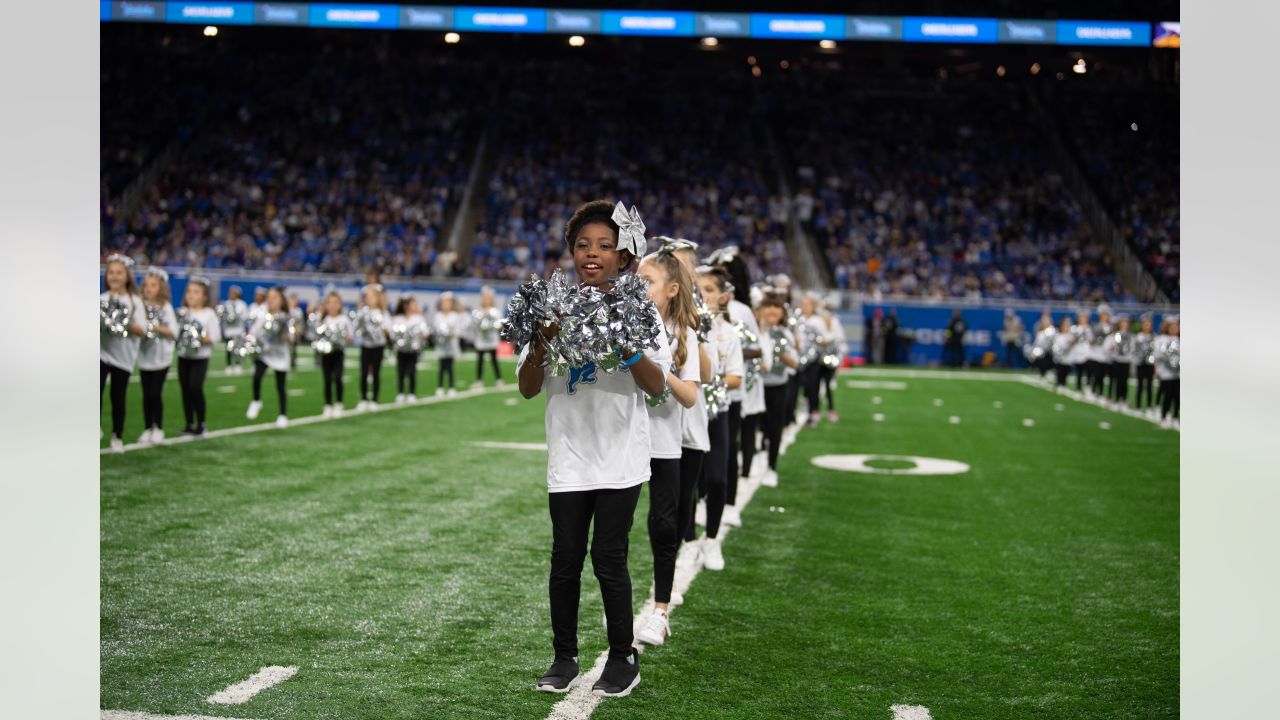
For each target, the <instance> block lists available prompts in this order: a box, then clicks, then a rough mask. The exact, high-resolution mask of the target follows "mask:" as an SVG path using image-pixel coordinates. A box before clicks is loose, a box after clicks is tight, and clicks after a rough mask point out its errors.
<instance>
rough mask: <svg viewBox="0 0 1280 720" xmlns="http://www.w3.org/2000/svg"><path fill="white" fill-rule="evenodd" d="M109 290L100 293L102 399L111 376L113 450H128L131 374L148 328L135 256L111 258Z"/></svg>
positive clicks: (108, 268) (100, 400)
mask: <svg viewBox="0 0 1280 720" xmlns="http://www.w3.org/2000/svg"><path fill="white" fill-rule="evenodd" d="M103 283H104V285H106V291H105V292H103V293H102V294H101V295H100V296H99V297H98V306H99V313H100V315H101V319H102V330H101V333H100V337H101V341H100V345H99V350H98V402H99V403H101V402H102V393H103V392H104V391H105V390H106V389H107V379H108V378H110V380H111V450H112V452H124V440H123V436H124V411H125V402H126V399H127V392H128V389H129V375H130V374H131V373H132V372H133V366H134V364H135V363H137V361H138V348H139V344H140V341H141V338H142V336H143V335H146V330H145V329H144V328H143V327H142V322H143V316H144V314H145V311H144V310H143V307H142V298H141V297H140V296H139V295H138V285H137V283H136V282H134V279H133V260H132V259H130V258H128V257H126V256H124V255H112V256H110V257H108V258H107V267H106V272H105V274H104V277H103Z"/></svg>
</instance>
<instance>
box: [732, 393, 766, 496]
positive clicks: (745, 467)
mask: <svg viewBox="0 0 1280 720" xmlns="http://www.w3.org/2000/svg"><path fill="white" fill-rule="evenodd" d="M761 415H762V413H756V414H755V415H747V416H746V417H744V418H742V432H741V434H740V445H741V447H742V467H740V468H738V475H739V476H740V477H744V478H745V477H747V476H749V475H750V474H751V463H752V462H754V461H755V459H756V430H757V429H758V428H759V427H760V417H761ZM733 488H734V490H735V491H736V490H737V483H734V485H733ZM730 502H731V503H732V504H734V505H737V504H738V502H737V496H736V495H734V497H732V498H730Z"/></svg>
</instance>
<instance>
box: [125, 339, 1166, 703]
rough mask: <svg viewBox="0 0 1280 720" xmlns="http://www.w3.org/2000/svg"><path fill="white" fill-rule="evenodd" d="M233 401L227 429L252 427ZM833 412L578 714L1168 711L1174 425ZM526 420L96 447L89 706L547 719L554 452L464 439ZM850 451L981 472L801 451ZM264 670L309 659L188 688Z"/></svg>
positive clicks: (637, 568) (587, 583)
mask: <svg viewBox="0 0 1280 720" xmlns="http://www.w3.org/2000/svg"><path fill="white" fill-rule="evenodd" d="M470 373H471V370H470V366H468V365H467V364H465V363H464V364H463V365H462V367H461V368H460V369H459V377H460V378H466V379H467V380H470V379H473V378H474V375H472V374H470ZM429 374H430V375H431V376H432V377H431V378H430V379H431V380H433V379H434V377H433V375H434V373H429ZM299 377H302V376H299ZM392 377H393V378H394V376H392ZM508 377H510V376H508ZM423 379H427V377H426V375H425V374H424V378H423ZM855 379H856V380H863V381H866V380H870V381H873V382H881V381H893V382H901V383H905V389H889V388H885V387H879V388H869V389H868V388H851V387H848V386H847V383H848V382H850V381H852V380H855ZM242 381H243V382H244V383H247V382H248V379H247V378H243V379H242ZM219 382H221V381H213V380H211V382H210V385H216V384H218V383H219ZM306 382H308V383H311V384H312V385H315V386H316V389H315V393H316V395H315V396H314V397H316V398H318V393H319V389H318V383H319V375H318V374H313V375H311V376H308V379H307V381H306ZM292 385H293V382H292V380H291V386H292ZM428 387H429V385H428ZM894 387H898V386H894ZM383 391H384V395H385V394H386V393H387V386H386V385H384V389H383ZM420 392H421V388H420ZM310 394H311V391H310V389H308V395H310ZM393 396H394V387H393V386H392V388H391V392H390V397H393ZM304 397H305V396H304ZM354 397H355V395H354V393H352V395H350V396H349V398H348V405H351V404H353V403H354ZM875 397H879V398H881V402H880V403H879V404H873V398H875ZM210 399H211V403H212V407H214V408H216V407H217V406H218V404H219V401H221V400H224V399H225V398H223V397H219V396H218V395H216V394H211V396H210ZM935 399H940V400H942V401H943V404H942V405H941V406H940V407H939V406H936V405H935V404H934V402H935ZM247 400H248V396H247V395H243V396H237V399H236V402H235V403H234V405H235V407H236V408H238V410H237V411H236V412H230V411H228V413H229V414H227V415H225V416H222V415H219V416H218V417H225V418H226V422H227V423H228V424H229V423H231V422H233V421H234V420H235V416H236V415H239V418H240V421H241V422H243V407H242V405H243V403H245V402H247ZM313 402H314V403H315V407H312V408H311V409H310V410H307V411H303V410H302V409H301V407H300V409H299V412H300V413H301V412H310V413H314V412H315V411H316V410H317V409H318V405H319V400H318V399H315V400H313ZM837 402H838V405H839V409H840V410H841V413H842V416H841V420H840V422H839V424H836V425H829V424H827V423H826V422H825V421H824V422H823V423H822V424H821V425H820V426H819V427H818V428H816V429H812V430H805V431H803V432H802V433H801V434H800V435H799V438H798V439H797V441H796V443H795V444H794V445H793V446H792V447H791V448H790V449H789V451H788V453H787V454H786V455H785V456H784V457H783V459H782V461H781V463H780V468H779V470H780V476H781V481H780V486H779V487H778V488H760V489H759V490H758V491H757V492H756V495H755V497H754V499H753V500H752V502H751V504H750V506H749V507H748V508H747V509H746V510H745V511H744V527H743V528H741V529H739V530H735V531H733V533H732V534H731V535H730V536H729V537H728V538H727V539H726V540H725V556H726V560H727V563H728V565H727V568H726V569H725V570H724V571H723V572H720V573H712V572H702V573H701V574H700V575H698V577H697V579H696V580H695V581H694V583H693V585H692V587H691V589H690V591H689V593H688V594H687V596H686V599H685V604H684V605H682V606H680V607H678V608H676V610H675V613H674V614H673V615H672V630H673V633H674V634H673V636H672V638H671V639H670V640H668V642H667V644H666V645H664V646H662V647H659V648H651V649H649V650H648V651H646V652H645V654H644V655H643V656H642V662H641V664H642V668H643V670H642V678H643V681H642V683H641V685H640V686H639V687H638V688H637V689H636V691H635V692H634V693H633V694H632V696H631V697H629V698H626V699H619V700H605V701H603V702H601V703H600V705H599V707H597V708H596V710H595V713H594V715H593V717H595V718H601V719H608V718H624V717H625V718H653V719H654V720H657V719H662V720H668V719H670V718H799V717H804V718H811V717H820V718H879V719H887V718H889V717H891V713H890V710H889V707H890V706H891V705H895V704H910V705H922V706H926V707H928V708H929V710H930V712H931V713H932V716H933V717H934V718H936V719H937V720H961V719H963V720H984V719H992V720H994V719H997V718H1000V719H1004V718H1009V719H1013V718H1019V719H1021V718H1064V719H1065V718H1071V719H1076V718H1099V719H1102V718H1106V719H1108V720H1110V719H1112V718H1120V717H1141V718H1172V717H1177V715H1178V471H1177V467H1178V434H1177V433H1176V432H1171V431H1167V430H1161V429H1159V428H1157V427H1156V426H1155V425H1153V424H1151V423H1148V422H1145V421H1142V420H1138V419H1134V418H1129V417H1124V416H1121V415H1118V414H1115V413H1111V412H1108V411H1105V410H1103V409H1100V408H1097V407H1094V406H1091V405H1086V404H1083V403H1077V402H1074V401H1072V400H1069V399H1065V398H1059V397H1056V396H1055V395H1054V394H1053V393H1051V392H1049V391H1046V390H1044V389H1042V388H1038V387H1032V386H1028V385H1026V384H1023V383H1020V382H1008V381H993V380H992V381H989V380H948V379H936V378H922V377H905V378H886V377H880V376H875V377H870V376H866V375H858V374H854V375H844V376H842V377H841V378H840V390H839V393H838V398H837ZM997 402H999V403H1001V404H1002V406H1001V407H999V408H996V407H994V404H995V403H997ZM802 403H803V401H802ZM271 404H272V403H271V401H270V400H268V402H267V410H266V411H264V416H263V417H267V414H266V413H267V412H269V411H270V409H271ZM299 405H300V406H301V403H299ZM1055 405H1061V406H1062V409H1061V410H1057V409H1055ZM543 408H544V401H543V399H542V398H541V397H539V398H537V399H535V400H533V401H525V400H522V399H519V397H518V395H517V394H516V393H514V392H507V393H491V394H487V395H483V396H480V397H474V398H460V399H457V400H455V401H452V402H446V403H440V404H435V405H430V406H419V407H412V408H408V409H404V410H400V411H396V412H387V413H375V414H366V415H360V416H354V417H348V418H343V419H341V420H337V421H332V422H323V423H317V424H313V425H307V426H299V427H294V428H290V429H288V430H286V431H283V432H276V431H273V432H256V433H249V434H244V435H238V436H233V437H223V438H215V439H209V440H204V441H200V442H195V443H188V444H185V445H177V446H172V447H163V448H157V449H148V450H141V451H136V452H129V453H126V454H124V455H119V456H116V455H104V456H102V458H101V463H102V473H101V488H102V490H101V492H102V496H101V499H102V516H101V521H102V522H101V537H102V544H101V574H102V577H101V581H102V590H101V603H102V610H101V636H102V638H101V643H102V645H101V648H102V650H101V661H102V669H101V681H102V685H101V706H102V707H103V708H104V709H113V710H136V711H145V712H149V713H157V714H170V715H173V714H195V715H211V716H231V717H238V718H261V719H265V718H404V719H406V720H407V719H409V718H414V719H418V718H544V717H546V716H547V714H548V712H549V711H550V710H551V708H552V706H553V705H554V704H555V702H556V701H557V700H558V699H560V697H559V696H548V695H542V694H539V693H535V692H533V690H532V684H533V681H534V680H535V679H536V678H537V676H538V675H539V674H540V673H541V672H542V671H543V670H545V669H546V665H547V663H548V662H549V661H550V659H551V653H550V629H549V624H548V619H547V610H546V572H547V567H548V562H549V559H548V554H549V547H550V521H549V519H548V518H547V511H546V492H545V481H544V473H545V455H544V454H542V453H540V452H531V451H528V450H506V449H490V448H480V447H474V446H469V445H467V444H466V443H467V442H469V441H503V442H513V443H520V442H534V443H536V442H539V441H541V440H542V438H543V429H542V411H543ZM874 413H880V414H882V415H883V420H882V421H880V422H876V421H873V419H872V416H873V414H874ZM951 416H956V417H959V418H960V422H959V424H951V422H949V418H950V417H951ZM1024 419H1032V420H1034V423H1035V424H1034V426H1032V427H1026V426H1024V424H1023V420H1024ZM1102 422H1105V423H1109V428H1108V429H1103V428H1102V427H1100V423H1102ZM210 423H211V425H212V424H213V420H212V416H211V420H210ZM127 440H129V441H132V437H128V438H127ZM852 453H871V454H890V455H911V456H925V457H932V458H942V459H949V460H957V461H960V462H963V463H967V464H968V465H970V466H971V469H970V470H969V471H968V472H966V473H963V474H959V475H948V476H904V475H872V474H857V473H848V472H840V471H834V470H826V469H822V468H818V467H815V466H813V465H812V464H811V463H810V460H811V459H812V458H813V457H815V456H817V455H827V454H852ZM877 464H881V465H893V463H877ZM644 498H645V496H642V500H641V505H640V508H639V509H638V510H637V515H636V517H637V522H636V524H635V527H634V531H633V537H632V554H631V568H632V577H633V581H634V585H635V607H636V608H637V609H638V608H639V607H640V605H641V604H642V602H643V601H644V599H645V598H646V597H647V596H648V591H649V587H650V583H651V581H652V575H651V570H652V568H651V559H650V553H649V548H648V538H647V533H646V531H645V529H644V520H643V519H644V516H645V512H646V508H647V502H646V499H644ZM779 510H783V511H782V512H779ZM583 589H584V592H583V598H584V602H583V605H582V614H581V629H580V639H581V644H582V653H583V665H584V671H585V670H586V668H587V667H589V666H590V665H591V662H592V661H593V659H594V658H595V656H596V655H597V654H598V653H599V652H600V651H601V650H602V649H604V632H603V629H602V628H601V610H600V601H599V599H598V592H597V589H596V585H595V580H594V578H593V577H592V576H591V574H590V570H589V569H588V570H587V571H586V573H585V574H584V582H583ZM268 665H285V666H296V667H298V672H297V674H296V675H295V676H293V677H292V678H291V679H289V680H286V681H284V682H283V683H281V684H279V685H277V686H275V687H273V688H270V689H268V690H265V691H263V692H261V693H260V694H258V695H257V696H255V697H254V698H253V699H252V700H250V701H249V702H248V703H247V704H244V705H238V706H216V705H210V704H207V703H206V702H205V698H206V697H208V696H209V695H212V694H213V693H216V692H218V691H219V690H222V689H223V688H225V687H227V686H228V685H231V684H233V683H236V682H239V681H241V680H244V679H245V678H247V677H249V676H250V675H252V674H253V673H254V672H256V671H257V670H258V669H259V668H260V667H263V666H268Z"/></svg>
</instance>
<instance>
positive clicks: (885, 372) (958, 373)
mask: <svg viewBox="0 0 1280 720" xmlns="http://www.w3.org/2000/svg"><path fill="white" fill-rule="evenodd" d="M840 374H841V375H843V376H846V377H855V378H907V379H911V378H916V379H921V380H985V381H994V382H1022V378H1023V377H1025V376H1024V375H1021V374H1019V373H1016V372H990V371H983V370H963V371H962V370H928V369H923V368H916V369H909V368H903V369H901V370H892V369H888V368H854V369H852V370H844V371H842V372H841V373H840Z"/></svg>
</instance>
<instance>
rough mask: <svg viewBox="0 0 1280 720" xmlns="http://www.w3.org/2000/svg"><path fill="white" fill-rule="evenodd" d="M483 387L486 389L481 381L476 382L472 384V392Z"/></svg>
mask: <svg viewBox="0 0 1280 720" xmlns="http://www.w3.org/2000/svg"><path fill="white" fill-rule="evenodd" d="M482 387H484V383H482V382H480V381H479V380H477V381H475V382H473V383H471V389H472V390H478V389H480V388H482Z"/></svg>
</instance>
